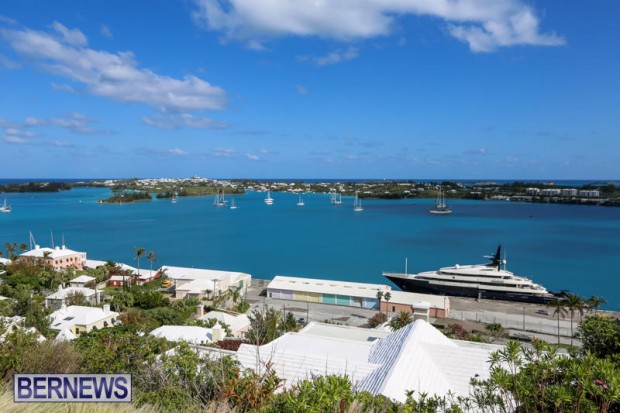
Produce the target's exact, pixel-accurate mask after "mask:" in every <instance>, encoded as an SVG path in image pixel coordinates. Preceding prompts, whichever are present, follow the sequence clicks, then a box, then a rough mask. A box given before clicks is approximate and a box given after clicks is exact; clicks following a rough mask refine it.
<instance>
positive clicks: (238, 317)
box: [196, 305, 250, 338]
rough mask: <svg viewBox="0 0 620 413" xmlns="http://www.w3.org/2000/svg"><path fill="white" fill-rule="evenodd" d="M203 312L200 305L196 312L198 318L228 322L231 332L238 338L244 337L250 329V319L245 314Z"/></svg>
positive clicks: (222, 322) (221, 322)
mask: <svg viewBox="0 0 620 413" xmlns="http://www.w3.org/2000/svg"><path fill="white" fill-rule="evenodd" d="M203 312H204V310H203V307H202V305H199V306H198V314H196V315H197V319H198V320H202V321H208V320H217V322H218V323H220V324H226V325H227V326H228V327H229V328H230V332H231V334H232V335H233V336H234V337H236V338H243V337H244V336H245V332H246V331H248V330H249V329H250V319H249V318H248V316H247V315H245V314H239V313H233V312H228V311H209V312H208V313H207V314H203Z"/></svg>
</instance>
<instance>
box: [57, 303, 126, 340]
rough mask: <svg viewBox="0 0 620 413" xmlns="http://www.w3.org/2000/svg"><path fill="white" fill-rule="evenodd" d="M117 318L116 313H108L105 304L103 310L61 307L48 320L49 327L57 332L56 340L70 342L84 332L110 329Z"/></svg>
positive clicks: (99, 308)
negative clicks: (67, 340)
mask: <svg viewBox="0 0 620 413" xmlns="http://www.w3.org/2000/svg"><path fill="white" fill-rule="evenodd" d="M118 316H119V314H118V313H117V312H115V311H110V305H109V304H105V305H104V306H103V308H101V307H83V306H78V305H70V306H68V307H67V306H66V305H63V306H62V307H61V308H60V309H59V310H56V311H54V312H53V313H52V314H50V316H49V319H50V321H51V323H50V327H51V328H52V329H53V330H58V332H59V333H58V336H56V339H57V340H66V339H69V340H70V339H72V337H73V338H75V337H79V336H80V334H82V333H85V332H86V333H87V332H90V331H92V330H100V329H102V328H106V327H111V326H113V325H114V324H116V323H117V322H118Z"/></svg>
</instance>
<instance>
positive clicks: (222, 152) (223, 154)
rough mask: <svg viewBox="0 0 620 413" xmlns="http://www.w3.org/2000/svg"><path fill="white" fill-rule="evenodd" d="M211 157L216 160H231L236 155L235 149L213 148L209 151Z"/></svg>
mask: <svg viewBox="0 0 620 413" xmlns="http://www.w3.org/2000/svg"><path fill="white" fill-rule="evenodd" d="M211 155H213V156H215V157H217V158H233V157H236V156H237V155H238V153H237V150H236V149H230V148H215V149H212V150H211Z"/></svg>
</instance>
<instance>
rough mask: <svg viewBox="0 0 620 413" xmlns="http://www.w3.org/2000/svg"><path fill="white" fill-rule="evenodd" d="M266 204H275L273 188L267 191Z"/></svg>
mask: <svg viewBox="0 0 620 413" xmlns="http://www.w3.org/2000/svg"><path fill="white" fill-rule="evenodd" d="M265 204H267V205H273V198H272V197H271V190H268V191H267V198H265Z"/></svg>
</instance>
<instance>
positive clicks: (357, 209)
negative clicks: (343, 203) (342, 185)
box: [353, 192, 364, 212]
mask: <svg viewBox="0 0 620 413" xmlns="http://www.w3.org/2000/svg"><path fill="white" fill-rule="evenodd" d="M363 210H364V208H362V200H361V199H360V197H359V196H357V192H356V193H355V201H353V211H355V212H361V211H363Z"/></svg>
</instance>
